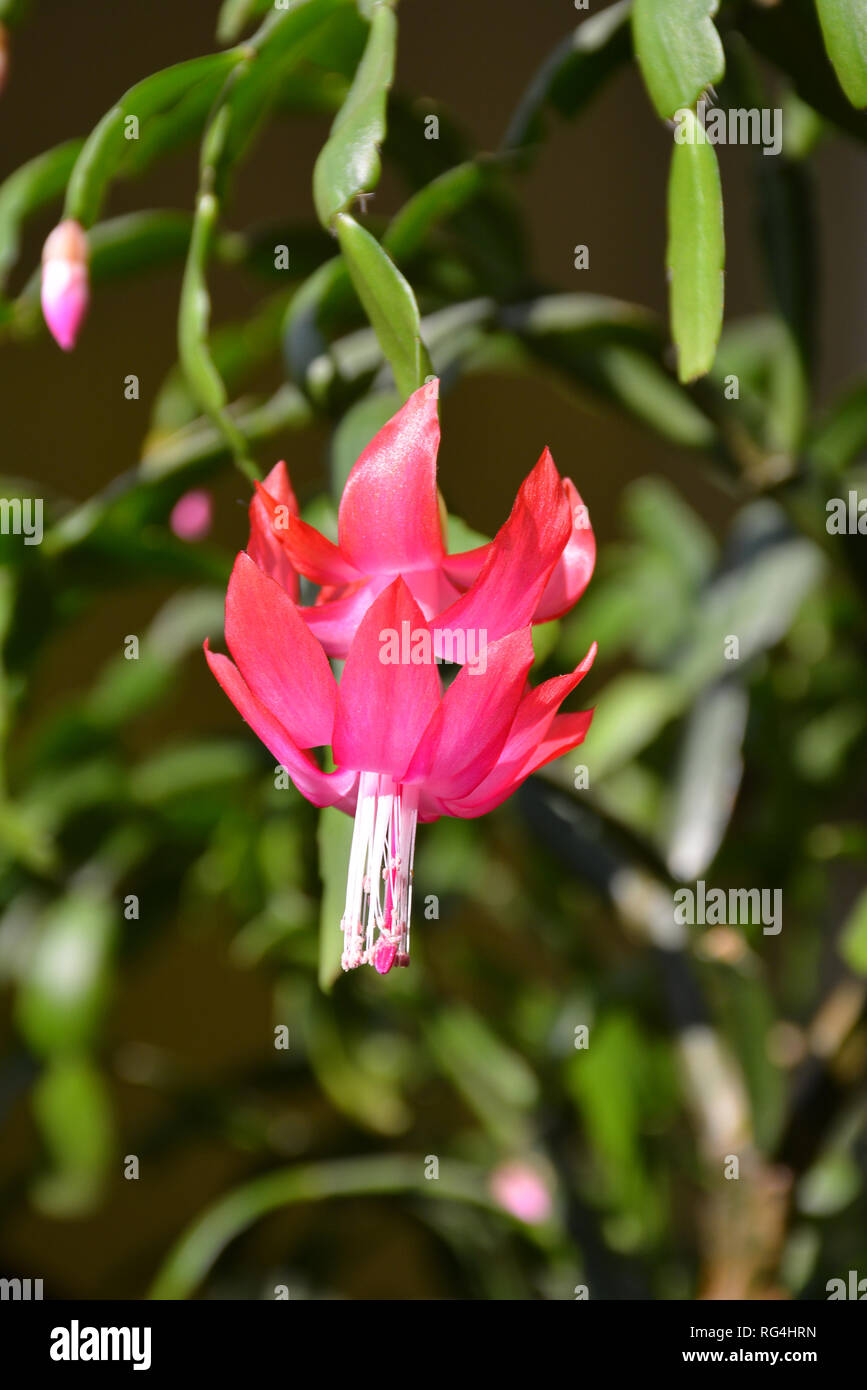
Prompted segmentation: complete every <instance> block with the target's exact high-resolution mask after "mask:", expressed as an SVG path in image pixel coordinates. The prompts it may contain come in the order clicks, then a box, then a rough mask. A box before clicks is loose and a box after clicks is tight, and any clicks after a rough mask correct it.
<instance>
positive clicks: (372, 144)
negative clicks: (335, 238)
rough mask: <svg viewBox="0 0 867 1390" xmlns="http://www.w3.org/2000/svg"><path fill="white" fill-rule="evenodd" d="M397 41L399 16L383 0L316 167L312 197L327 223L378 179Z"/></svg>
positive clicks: (378, 6) (375, 10) (324, 224)
mask: <svg viewBox="0 0 867 1390" xmlns="http://www.w3.org/2000/svg"><path fill="white" fill-rule="evenodd" d="M396 46H397V20H396V19H395V17H394V13H393V11H392V9H391V4H390V0H383V3H382V4H379V5H376V6H374V7H373V9H372V12H371V14H370V37H369V38H368V41H367V45H366V47H365V50H364V56H363V57H362V60H361V62H360V63H359V65H358V71H357V72H356V75H355V80H354V81H353V83H352V86H351V87H350V89H349V93H348V95H347V97H346V101H345V102H344V103H343V106H342V107H341V109H340V111H339V112H338V114H337V117H336V118H335V121H334V124H333V126H332V128H331V134H330V135H329V137H328V140H327V141H326V143H325V145H324V146H323V147H322V149H321V151H320V153H319V157H318V159H317V160H316V167H315V168H314V171H313V199H314V202H315V204H316V211H317V213H318V215H319V220H320V222H321V223H322V225H323V226H324V227H330V226H331V223H332V221H333V219H334V216H335V214H336V213H339V212H345V210H346V209H347V208H348V207H349V205H350V203H351V202H352V200H353V198H355V197H357V195H358V194H359V193H364V192H369V191H370V190H371V189H373V188H375V186H376V184H377V183H378V181H379V172H380V159H379V147H380V145H381V144H382V141H383V138H384V136H385V102H386V97H387V95H388V91H389V88H390V87H391V83H392V80H393V77H394V57H395V49H396Z"/></svg>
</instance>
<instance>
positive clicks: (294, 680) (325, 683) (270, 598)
mask: <svg viewBox="0 0 867 1390" xmlns="http://www.w3.org/2000/svg"><path fill="white" fill-rule="evenodd" d="M226 642H227V643H228V646H229V650H230V652H231V653H232V656H233V657H234V658H235V661H236V662H237V663H238V669H239V670H240V672H241V675H242V676H243V677H244V680H245V682H246V684H247V685H248V686H249V688H250V690H251V691H252V693H253V695H254V696H255V698H256V700H257V701H258V702H259V703H260V704H261V705H264V706H265V708H266V709H267V710H269V711H270V712H271V714H273V715H274V717H275V718H276V719H279V721H280V723H281V724H282V725H283V726H284V728H285V729H286V730H287V731H288V732H289V734H290V736H291V738H292V739H293V741H294V742H295V743H297V744H298V745H299V747H301V748H314V747H317V746H320V745H324V744H328V743H330V742H331V730H332V726H333V723H334V709H335V704H336V701H337V682H336V681H335V679H334V676H333V674H332V671H331V667H330V666H329V664H328V658H327V657H326V655H325V653H324V651H323V650H322V648H321V646H320V645H319V643H318V642H317V641H316V638H315V637H314V636H313V634H312V633H311V632H310V631H309V630H308V628H307V627H306V625H305V623H304V620H303V619H302V617H301V615H300V614H299V612H298V609H297V608H296V607H295V604H294V603H293V602H292V600H291V599H290V598H289V595H288V594H287V593H286V592H285V590H283V589H282V588H281V587H280V585H279V584H277V583H276V581H275V580H273V579H269V577H268V575H267V574H263V573H262V571H261V570H260V569H259V567H258V565H256V564H254V562H253V561H252V560H251V559H250V556H249V555H247V554H245V553H244V551H243V550H242V551H241V553H240V555H239V556H238V558H237V560H236V561H235V567H234V569H233V570H232V577H231V579H230V580H229V590H228V593H227V594H226Z"/></svg>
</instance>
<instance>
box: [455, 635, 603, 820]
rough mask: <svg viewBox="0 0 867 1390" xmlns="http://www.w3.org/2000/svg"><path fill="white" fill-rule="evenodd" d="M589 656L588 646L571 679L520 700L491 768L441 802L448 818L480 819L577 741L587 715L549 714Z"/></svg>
mask: <svg viewBox="0 0 867 1390" xmlns="http://www.w3.org/2000/svg"><path fill="white" fill-rule="evenodd" d="M595 656H596V644H595V642H594V644H593V646H592V647H591V648H590V650H589V652H588V653H587V655H586V656H585V658H584V660H583V661H582V662H581V663H580V664H579V665H578V666H576V668H575V670H574V671H573V672H571V674H569V675H566V676H555V677H554V679H553V680H549V681H545V682H544V684H543V685H540V686H537V687H536V689H535V690H531V691H529V692H528V694H527V695H525V696H524V699H523V700H522V701H521V703H520V705H519V707H518V712H517V714H516V715H515V719H514V723H513V724H512V727H511V729H510V730H509V735H508V738H507V739H506V742H505V744H504V745H503V750H502V752H501V753H500V756H499V758H498V759H497V763H496V766H495V767H494V769H493V770H492V772H491V773H490V774H489V775H488V776H487V777H486V778H485V779H484V781H483V782H480V783H479V785H478V786H477V787H476V788H475V789H474V790H473V791H472V792H471V793H470V794H469V795H467V796H465V797H462V798H460V799H459V800H458V801H453V800H451V799H444V803H443V809H444V811H445V812H446V813H447V814H448V815H451V816H482V815H485V814H486V813H487V812H488V811H490V810H493V808H494V807H495V806H499V804H500V802H501V801H505V799H506V797H507V796H511V794H512V792H513V791H515V789H516V788H517V787H518V786H520V784H521V782H523V781H524V780H525V779H526V778H527V777H529V775H530V773H531V772H535V771H536V769H537V768H539V767H542V766H543V765H544V764H545V763H546V762H550V761H551V759H552V758H556V757H559V756H560V754H561V753H564V752H566V751H567V749H568V748H573V747H575V745H576V744H578V743H580V742H581V741H582V739H583V738H584V735H585V734H586V732H587V730H588V728H589V727H590V721H591V719H592V718H593V711H592V710H579V711H578V712H577V713H576V714H564V715H560V716H558V719H557V720H555V715H556V712H557V710H558V709H559V707H560V705H561V704H562V703H563V701H564V700H565V698H566V696H567V695H568V694H570V692H571V691H572V690H574V689H575V687H576V685H578V683H579V682H580V681H582V680H583V679H584V677H585V676H586V674H587V672H588V671H589V670H590V667H591V666H592V665H593V661H594V658H595ZM559 721H563V722H562V723H561V722H559ZM555 726H556V727H555Z"/></svg>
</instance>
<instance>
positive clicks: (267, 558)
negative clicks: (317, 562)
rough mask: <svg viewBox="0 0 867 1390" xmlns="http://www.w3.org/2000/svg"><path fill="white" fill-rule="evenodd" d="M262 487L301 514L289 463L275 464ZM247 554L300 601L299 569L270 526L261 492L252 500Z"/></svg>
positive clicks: (292, 596) (277, 501)
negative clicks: (295, 566)
mask: <svg viewBox="0 0 867 1390" xmlns="http://www.w3.org/2000/svg"><path fill="white" fill-rule="evenodd" d="M262 488H263V490H264V491H265V492H267V494H268V496H269V497H270V498H271V499H272V500H273V501H274V503H275V504H276V505H277V506H279V507H286V508H287V510H288V511H289V512H291V513H292V515H293V516H297V515H298V502H297V501H296V498H295V493H294V492H293V491H292V484H291V483H290V481H289V472H288V469H287V468H286V464H285V463H284V462H283V461H282V459H281V460H280V462H279V463H275V465H274V467H273V468H272V469H271V472H270V473H269V474H268V476H267V478H266V479H265V481H264V483H263V484H262ZM247 554H248V555H249V556H250V558H251V559H252V560H255V562H256V564H257V565H258V566H259V568H260V570H262V572H263V574H268V575H270V576H271V578H272V579H275V580H276V581H277V583H278V584H280V585H281V586H282V588H284V589H285V590H286V592H287V594H288V595H289V597H290V598H291V599H294V600H295V602H296V603H297V602H298V595H299V586H298V575H297V573H296V570H295V568H294V566H293V564H292V562H291V560H290V559H289V556H288V555H287V554H286V551H285V550H284V549H283V546H282V545H281V544H280V542H279V540H278V539H277V536H276V535H275V533H274V528H273V527H272V525H271V516H270V513H269V511H268V508H267V507H266V506H265V503H264V502H263V501H262V498H261V497H260V496H259V494H258V492H257V493H254V495H253V500H252V502H251V503H250V539H249V540H248V542H247Z"/></svg>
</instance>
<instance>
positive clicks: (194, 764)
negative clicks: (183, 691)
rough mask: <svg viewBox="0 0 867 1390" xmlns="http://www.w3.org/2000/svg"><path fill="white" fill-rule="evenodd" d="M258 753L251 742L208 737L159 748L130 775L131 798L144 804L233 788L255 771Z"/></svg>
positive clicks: (157, 804)
mask: <svg viewBox="0 0 867 1390" xmlns="http://www.w3.org/2000/svg"><path fill="white" fill-rule="evenodd" d="M257 761H258V758H257V752H256V749H255V746H254V745H253V744H252V742H251V741H248V742H245V743H240V742H238V740H236V739H222V740H220V739H214V738H211V739H208V740H207V741H206V742H199V743H183V744H179V745H178V746H176V747H169V748H161V749H160V750H159V751H158V752H157V753H154V754H153V755H152V756H151V757H149V758H146V759H145V760H144V761H143V762H141V763H139V765H138V766H137V767H136V768H135V769H134V770H133V772H132V774H131V776H130V783H129V789H130V797H131V799H132V800H133V801H136V802H140V803H141V804H143V805H145V806H160V805H164V804H165V803H166V802H169V801H172V800H173V799H175V798H179V797H184V796H189V795H190V794H197V793H200V792H209V791H216V790H217V789H219V788H220V787H232V786H235V785H236V784H237V783H238V782H240V781H242V780H243V779H244V778H245V777H248V776H249V775H250V773H251V772H253V771H255V768H256V765H257Z"/></svg>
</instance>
